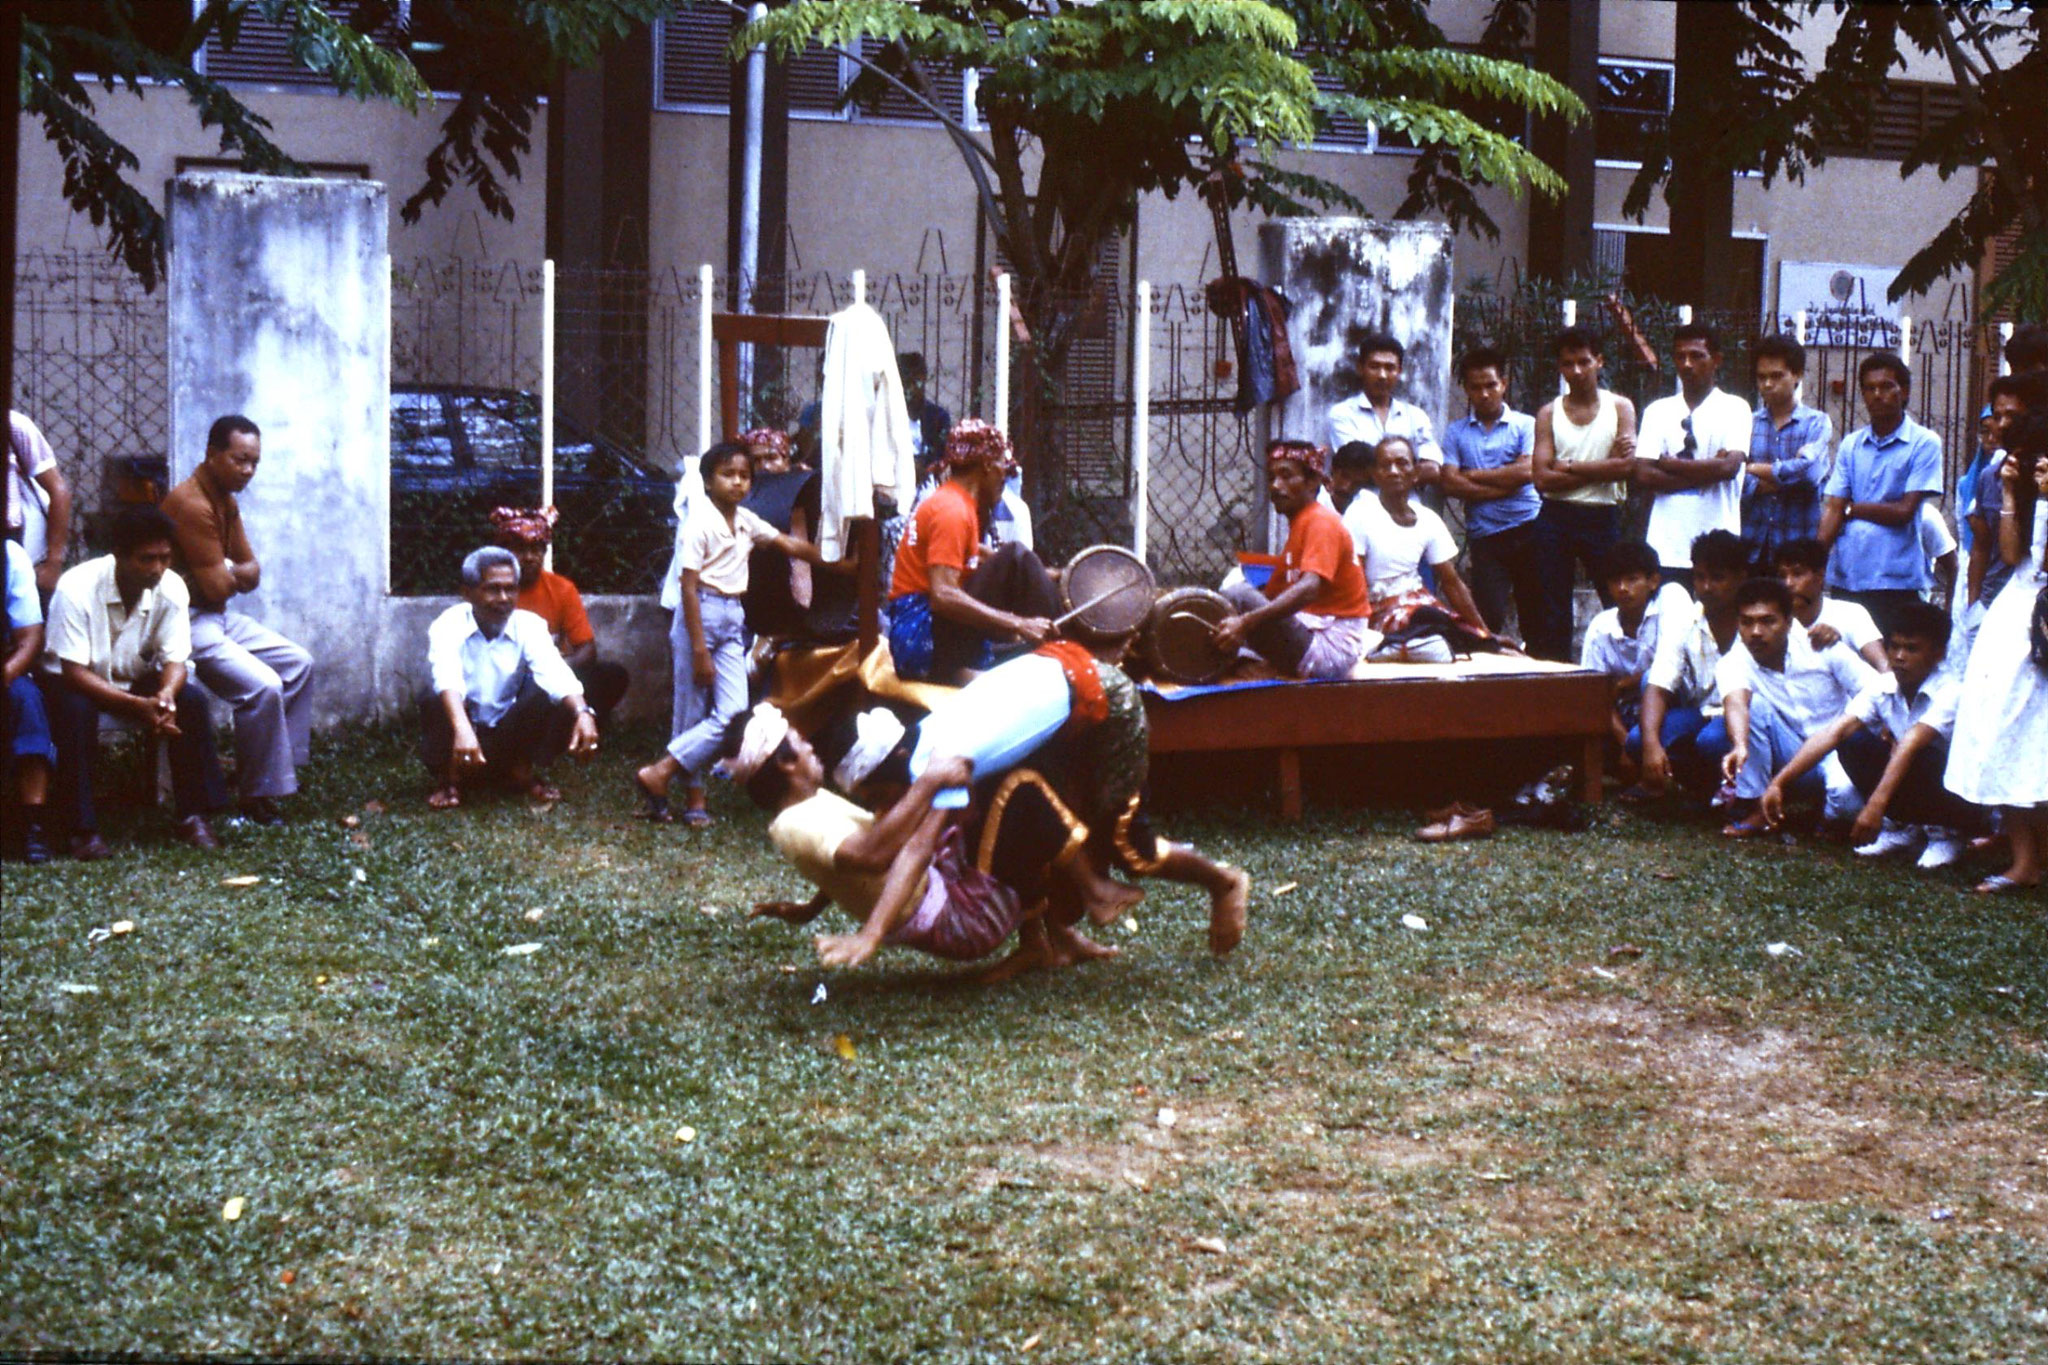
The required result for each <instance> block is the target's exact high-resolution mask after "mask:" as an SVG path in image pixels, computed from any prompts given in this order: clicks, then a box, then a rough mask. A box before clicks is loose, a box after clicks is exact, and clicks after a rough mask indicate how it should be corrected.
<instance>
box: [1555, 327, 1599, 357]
mask: <svg viewBox="0 0 2048 1365" xmlns="http://www.w3.org/2000/svg"><path fill="white" fill-rule="evenodd" d="M1566 351H1589V352H1591V353H1592V354H1594V355H1596V356H1601V355H1605V354H1606V353H1607V351H1606V343H1604V342H1603V341H1601V340H1600V334H1599V333H1598V332H1596V331H1594V330H1593V329H1592V328H1590V327H1567V328H1565V329H1564V330H1563V331H1561V332H1559V333H1558V334H1557V335H1556V336H1554V337H1552V338H1551V339H1550V353H1551V354H1552V355H1554V356H1558V357H1560V358H1562V357H1563V355H1564V353H1565V352H1566Z"/></svg>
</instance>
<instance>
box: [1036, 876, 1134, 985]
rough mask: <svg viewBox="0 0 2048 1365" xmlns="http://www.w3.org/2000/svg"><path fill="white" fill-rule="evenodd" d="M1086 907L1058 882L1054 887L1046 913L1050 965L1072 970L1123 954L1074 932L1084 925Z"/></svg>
mask: <svg viewBox="0 0 2048 1365" xmlns="http://www.w3.org/2000/svg"><path fill="white" fill-rule="evenodd" d="M1083 904H1084V903H1083V902H1082V901H1081V900H1080V898H1079V897H1078V896H1077V895H1076V894H1075V893H1074V891H1073V889H1072V888H1071V886H1068V885H1063V884H1061V883H1059V882H1055V883H1054V884H1053V890H1052V894H1051V895H1050V896H1049V897H1048V898H1047V901H1046V911H1045V936H1046V940H1047V944H1048V951H1049V952H1050V953H1051V955H1052V963H1051V965H1053V966H1056V967H1071V966H1073V965H1074V964H1075V963H1076V962H1092V961H1094V960H1095V959H1097V958H1104V957H1115V956H1116V955H1117V954H1118V953H1120V952H1122V951H1123V949H1121V948H1117V947H1113V946H1111V945H1110V944H1107V943H1097V942H1096V941H1095V940H1094V939H1092V938H1089V937H1088V936H1087V935H1086V934H1083V933H1082V932H1081V931H1080V930H1079V929H1077V928H1075V926H1076V925H1078V924H1079V923H1080V922H1081V916H1082V913H1083Z"/></svg>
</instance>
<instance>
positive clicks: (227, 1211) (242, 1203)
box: [220, 1194, 249, 1223]
mask: <svg viewBox="0 0 2048 1365" xmlns="http://www.w3.org/2000/svg"><path fill="white" fill-rule="evenodd" d="M248 1207H249V1201H248V1200H246V1199H244V1198H242V1196H241V1195H239V1194H238V1195H236V1196H235V1197H234V1198H233V1199H230V1200H228V1202H227V1203H225V1204H222V1205H221V1206H220V1220H221V1221H222V1222H223V1223H232V1222H234V1221H235V1220H236V1219H237V1218H240V1217H241V1216H242V1210H243V1209H246V1208H248Z"/></svg>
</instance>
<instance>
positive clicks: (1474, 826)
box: [1415, 808, 1494, 844]
mask: <svg viewBox="0 0 2048 1365" xmlns="http://www.w3.org/2000/svg"><path fill="white" fill-rule="evenodd" d="M1493 828H1494V826H1493V812H1492V811H1490V810H1483V809H1470V808H1468V810H1466V811H1460V812H1458V813H1457V814H1455V815H1452V816H1451V818H1450V819H1448V820H1439V821H1438V822H1437V823H1435V824H1433V825H1428V826H1425V827H1424V828H1422V829H1418V830H1416V831H1415V837H1416V838H1417V839H1419V840H1421V841H1422V842H1423V843H1425V844H1447V843H1449V842H1451V841H1452V840H1453V839H1484V838H1485V837H1487V836H1488V835H1490V834H1492V833H1493Z"/></svg>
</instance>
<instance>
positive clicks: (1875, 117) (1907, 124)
mask: <svg viewBox="0 0 2048 1365" xmlns="http://www.w3.org/2000/svg"><path fill="white" fill-rule="evenodd" d="M1962 109H1963V95H1962V92H1961V91H1960V90H1958V89H1956V87H1954V86H1953V85H1937V84H1935V83H1933V82H1931V81H1887V82H1885V84H1884V85H1883V87H1882V88H1880V89H1879V90H1878V92H1877V94H1876V95H1875V96H1874V97H1873V98H1872V99H1871V101H1870V103H1869V104H1868V105H1866V106H1865V107H1864V108H1862V109H1860V110H1858V111H1857V117H1856V121H1855V123H1854V125H1852V126H1850V127H1846V128H1843V129H1841V130H1840V135H1839V136H1838V138H1837V139H1836V140H1834V141H1832V142H1831V143H1830V144H1829V146H1828V149H1827V150H1828V154H1829V155H1830V156H1857V157H1869V158H1871V159H1872V160H1876V161H1904V160H1905V159H1906V157H1907V156H1908V155H1909V154H1910V153H1911V152H1912V150H1913V148H1914V147H1915V146H1917V145H1918V144H1919V143H1920V141H1921V140H1922V139H1923V138H1925V137H1926V136H1927V135H1928V134H1929V133H1931V132H1933V131H1934V130H1935V129H1936V128H1939V127H1940V126H1941V125H1942V124H1944V123H1946V122H1948V121H1949V120H1950V119H1952V118H1954V117H1955V116H1956V115H1957V114H1959V113H1961V112H1962Z"/></svg>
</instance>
